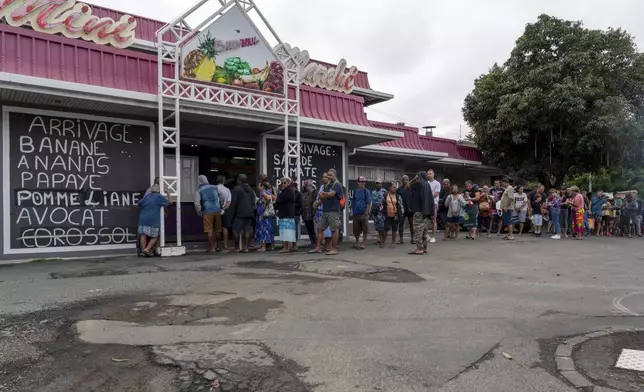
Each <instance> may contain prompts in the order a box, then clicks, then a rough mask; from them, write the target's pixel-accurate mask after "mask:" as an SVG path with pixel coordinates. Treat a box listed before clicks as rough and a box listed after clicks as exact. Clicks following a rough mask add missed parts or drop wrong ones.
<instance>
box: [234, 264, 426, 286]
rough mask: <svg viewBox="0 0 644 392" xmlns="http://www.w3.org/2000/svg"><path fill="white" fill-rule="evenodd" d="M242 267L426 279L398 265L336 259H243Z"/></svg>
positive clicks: (400, 279)
mask: <svg viewBox="0 0 644 392" xmlns="http://www.w3.org/2000/svg"><path fill="white" fill-rule="evenodd" d="M237 265H239V266H240V267H246V268H259V269H272V270H277V271H302V272H309V273H314V274H321V275H329V276H339V277H347V278H356V279H365V280H370V281H375V282H392V283H415V282H422V281H424V280H425V279H424V278H422V277H421V276H419V275H416V274H415V273H413V272H411V271H409V270H406V269H402V268H396V267H378V266H372V265H368V264H361V263H354V262H351V261H346V260H335V259H309V260H304V261H300V262H297V261H289V262H276V261H270V260H259V261H245V262H244V261H242V262H239V263H237Z"/></svg>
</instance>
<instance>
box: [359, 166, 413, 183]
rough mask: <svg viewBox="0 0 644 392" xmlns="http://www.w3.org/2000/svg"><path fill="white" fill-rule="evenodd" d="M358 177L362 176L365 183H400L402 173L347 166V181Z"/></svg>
mask: <svg viewBox="0 0 644 392" xmlns="http://www.w3.org/2000/svg"><path fill="white" fill-rule="evenodd" d="M360 176H364V177H365V178H366V179H367V181H375V180H377V179H382V180H383V181H384V182H391V181H400V179H401V178H402V176H403V171H402V170H398V169H392V168H383V167H374V166H355V165H349V179H350V180H355V179H356V178H358V177H360Z"/></svg>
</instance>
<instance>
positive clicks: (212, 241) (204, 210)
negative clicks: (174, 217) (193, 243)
mask: <svg viewBox="0 0 644 392" xmlns="http://www.w3.org/2000/svg"><path fill="white" fill-rule="evenodd" d="M197 182H198V184H199V188H198V189H197V191H196V192H195V209H196V210H197V214H198V215H199V216H201V217H203V230H204V232H205V233H206V235H207V236H208V250H206V252H213V251H214V250H215V249H218V248H219V238H218V237H217V233H219V232H221V204H220V203H219V190H218V189H217V187H216V186H214V185H211V184H210V183H208V178H207V177H206V176H204V175H203V174H202V175H200V176H199V177H198V178H197Z"/></svg>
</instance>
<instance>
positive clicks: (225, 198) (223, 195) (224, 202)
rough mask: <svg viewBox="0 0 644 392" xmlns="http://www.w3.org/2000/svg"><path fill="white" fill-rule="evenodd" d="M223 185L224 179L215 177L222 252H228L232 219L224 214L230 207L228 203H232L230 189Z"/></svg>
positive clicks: (229, 215)
mask: <svg viewBox="0 0 644 392" xmlns="http://www.w3.org/2000/svg"><path fill="white" fill-rule="evenodd" d="M225 183H226V177H224V176H221V175H219V176H217V193H218V194H219V203H220V204H221V215H222V216H221V231H222V239H223V241H222V242H223V244H224V251H226V250H228V233H229V231H228V230H229V228H231V227H232V225H233V222H232V218H233V217H232V216H231V214H226V210H227V209H228V207H230V203H231V202H232V193H231V192H230V189H228V188H227V187H226V185H224V184H225Z"/></svg>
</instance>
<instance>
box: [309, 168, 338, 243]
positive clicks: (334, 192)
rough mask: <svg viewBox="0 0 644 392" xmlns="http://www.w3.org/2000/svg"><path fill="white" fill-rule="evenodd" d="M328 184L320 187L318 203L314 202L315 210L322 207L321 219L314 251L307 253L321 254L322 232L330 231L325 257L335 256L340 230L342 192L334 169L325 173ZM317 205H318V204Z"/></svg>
mask: <svg viewBox="0 0 644 392" xmlns="http://www.w3.org/2000/svg"><path fill="white" fill-rule="evenodd" d="M326 174H327V178H328V179H329V183H328V184H326V185H324V186H323V187H322V190H321V192H320V193H319V195H318V199H319V200H320V201H319V202H318V201H316V202H315V204H314V206H315V207H316V208H317V207H319V206H320V205H322V217H321V218H320V226H319V228H318V239H317V240H318V241H317V246H316V248H315V249H312V250H310V251H309V253H322V238H323V237H324V231H325V230H326V229H330V230H331V233H332V237H331V249H327V252H326V255H327V256H335V255H337V254H338V239H339V229H340V210H341V208H340V200H341V199H342V197H343V196H344V195H343V190H342V184H340V182H339V181H338V178H337V175H338V174H337V172H336V171H335V169H330V170H329V171H328V172H327V173H326ZM318 203H319V204H318Z"/></svg>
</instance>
